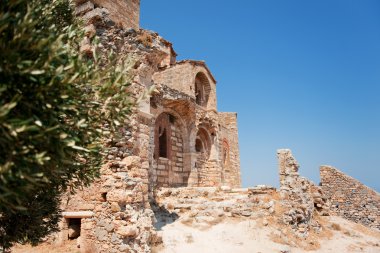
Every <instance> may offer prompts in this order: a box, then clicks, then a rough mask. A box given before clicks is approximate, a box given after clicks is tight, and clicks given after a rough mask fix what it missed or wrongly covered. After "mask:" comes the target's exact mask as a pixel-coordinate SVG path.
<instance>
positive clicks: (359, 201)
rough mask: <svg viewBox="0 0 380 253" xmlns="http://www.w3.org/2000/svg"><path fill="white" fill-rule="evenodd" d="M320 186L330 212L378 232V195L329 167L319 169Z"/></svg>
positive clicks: (379, 221)
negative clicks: (329, 204) (328, 200)
mask: <svg viewBox="0 0 380 253" xmlns="http://www.w3.org/2000/svg"><path fill="white" fill-rule="evenodd" d="M320 176H321V186H322V189H323V192H324V194H325V195H326V197H328V198H329V199H330V201H331V211H332V212H333V213H335V214H336V215H339V216H342V217H344V218H346V219H348V220H351V221H354V222H357V223H361V224H363V225H366V226H369V227H372V228H377V229H379V230H380V194H379V193H378V192H376V191H374V190H372V189H370V188H368V187H367V186H365V185H363V184H362V183H360V182H359V181H358V180H356V179H354V178H352V177H350V176H348V175H346V174H344V173H343V172H341V171H339V170H337V169H336V168H334V167H331V166H321V167H320Z"/></svg>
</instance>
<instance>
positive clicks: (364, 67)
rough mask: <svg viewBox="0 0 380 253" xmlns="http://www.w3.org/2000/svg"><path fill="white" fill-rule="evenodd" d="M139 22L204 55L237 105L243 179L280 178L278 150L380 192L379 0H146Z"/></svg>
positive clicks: (313, 175) (224, 95)
mask: <svg viewBox="0 0 380 253" xmlns="http://www.w3.org/2000/svg"><path fill="white" fill-rule="evenodd" d="M141 2H142V3H141V26H142V27H143V28H145V29H149V30H154V31H157V32H158V33H160V34H161V35H162V36H163V37H164V38H166V39H167V40H169V41H171V42H173V44H174V48H175V50H176V51H177V53H178V54H179V56H178V59H196V60H205V61H206V63H207V65H208V66H209V68H210V69H211V71H212V72H213V74H214V76H215V77H216V79H217V81H218V84H217V92H218V109H219V111H236V112H238V123H239V141H240V151H241V168H242V177H243V185H244V186H251V185H256V184H270V185H275V186H277V185H278V176H277V170H278V169H277V159H276V150H277V149H278V148H290V149H292V151H293V154H294V155H295V157H296V158H297V160H298V162H299V163H300V164H301V168H300V173H301V174H302V175H303V176H306V177H308V178H310V179H312V180H313V181H314V182H316V183H319V166H320V165H322V164H328V165H332V166H335V167H337V168H338V169H340V170H342V171H344V172H345V173H347V174H349V175H351V176H353V177H355V178H357V179H359V180H360V181H362V182H363V183H365V184H367V185H368V186H370V187H373V188H375V189H377V191H380V1H379V0H355V1H354V0H314V1H311V0H310V1H305V0H286V1H284V0H260V1H259V0H236V1H220V0H191V1H183V0H161V1H149V0H142V1H141Z"/></svg>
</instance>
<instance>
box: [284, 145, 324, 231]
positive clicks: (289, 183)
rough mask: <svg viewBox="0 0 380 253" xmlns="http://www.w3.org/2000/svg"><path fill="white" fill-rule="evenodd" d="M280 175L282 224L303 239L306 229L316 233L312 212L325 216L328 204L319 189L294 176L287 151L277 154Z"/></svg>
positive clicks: (294, 167) (292, 160) (293, 161)
mask: <svg viewBox="0 0 380 253" xmlns="http://www.w3.org/2000/svg"><path fill="white" fill-rule="evenodd" d="M277 157H278V163H279V175H280V196H281V199H282V204H283V206H284V207H286V211H285V212H284V217H283V221H284V223H285V224H289V225H291V227H292V228H293V230H294V232H295V233H296V234H297V235H299V236H301V237H304V236H307V235H308V232H309V230H310V228H313V229H315V230H319V228H320V227H319V224H318V223H316V222H315V221H314V220H313V215H314V212H315V211H316V212H319V213H320V214H321V215H328V211H327V210H328V201H327V199H326V198H324V196H323V195H322V191H321V189H320V188H319V187H318V186H316V185H315V184H314V183H313V182H311V181H309V180H308V179H306V178H304V177H301V176H300V175H299V173H298V169H299V164H298V162H297V160H296V159H295V158H294V157H293V155H292V152H291V151H290V150H289V149H280V150H278V151H277Z"/></svg>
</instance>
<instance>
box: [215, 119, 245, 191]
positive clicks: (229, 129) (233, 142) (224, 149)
mask: <svg viewBox="0 0 380 253" xmlns="http://www.w3.org/2000/svg"><path fill="white" fill-rule="evenodd" d="M218 115H219V125H220V126H219V160H220V161H221V167H222V184H224V185H230V186H232V187H241V175H240V153H239V137H238V127H237V114H236V113H228V112H220V113H218Z"/></svg>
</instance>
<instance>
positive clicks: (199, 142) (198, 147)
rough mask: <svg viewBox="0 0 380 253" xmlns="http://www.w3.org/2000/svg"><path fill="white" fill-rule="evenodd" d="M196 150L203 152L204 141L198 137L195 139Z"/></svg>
mask: <svg viewBox="0 0 380 253" xmlns="http://www.w3.org/2000/svg"><path fill="white" fill-rule="evenodd" d="M195 151H196V152H197V153H201V152H203V144H202V141H201V140H200V139H196V141H195Z"/></svg>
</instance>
